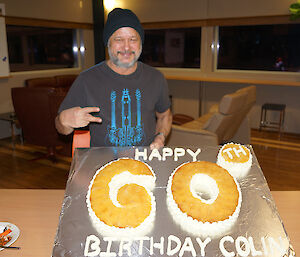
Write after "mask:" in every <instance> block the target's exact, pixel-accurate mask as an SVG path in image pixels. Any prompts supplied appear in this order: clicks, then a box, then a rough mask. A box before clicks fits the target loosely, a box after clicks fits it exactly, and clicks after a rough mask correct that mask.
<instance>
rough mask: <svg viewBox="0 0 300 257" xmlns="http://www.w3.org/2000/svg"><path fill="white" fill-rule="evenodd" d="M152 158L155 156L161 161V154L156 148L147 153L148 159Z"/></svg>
mask: <svg viewBox="0 0 300 257" xmlns="http://www.w3.org/2000/svg"><path fill="white" fill-rule="evenodd" d="M153 158H157V160H159V161H161V155H160V153H159V151H158V149H153V150H152V152H151V154H150V155H149V161H152V159H153Z"/></svg>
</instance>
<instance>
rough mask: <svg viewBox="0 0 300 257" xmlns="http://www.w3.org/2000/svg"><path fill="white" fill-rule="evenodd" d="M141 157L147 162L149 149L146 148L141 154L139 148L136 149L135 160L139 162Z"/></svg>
mask: <svg viewBox="0 0 300 257" xmlns="http://www.w3.org/2000/svg"><path fill="white" fill-rule="evenodd" d="M140 157H142V158H143V159H144V161H147V148H144V150H143V151H141V152H140V151H139V149H138V148H135V159H136V160H139V158H140Z"/></svg>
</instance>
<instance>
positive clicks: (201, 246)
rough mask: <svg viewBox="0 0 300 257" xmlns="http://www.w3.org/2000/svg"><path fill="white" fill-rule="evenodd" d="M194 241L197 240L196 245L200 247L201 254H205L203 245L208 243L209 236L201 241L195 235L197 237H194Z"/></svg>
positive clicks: (209, 240)
mask: <svg viewBox="0 0 300 257" xmlns="http://www.w3.org/2000/svg"><path fill="white" fill-rule="evenodd" d="M196 241H197V243H198V245H199V246H200V249H201V256H205V247H206V246H207V244H208V243H209V242H211V238H210V237H207V238H206V239H205V240H204V242H202V240H201V239H200V238H199V237H197V238H196Z"/></svg>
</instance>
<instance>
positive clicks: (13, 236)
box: [0, 222, 20, 251]
mask: <svg viewBox="0 0 300 257" xmlns="http://www.w3.org/2000/svg"><path fill="white" fill-rule="evenodd" d="M5 227H7V228H9V229H11V232H10V233H9V236H11V240H10V241H9V242H8V243H7V244H5V246H10V245H11V244H12V243H14V242H15V241H16V240H17V239H18V237H19V235H20V229H19V228H18V227H17V226H16V225H14V224H11V223H9V222H0V233H2V232H3V230H4V228H5ZM3 249H4V248H1V247H0V251H2V250H3Z"/></svg>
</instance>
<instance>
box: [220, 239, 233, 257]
mask: <svg viewBox="0 0 300 257" xmlns="http://www.w3.org/2000/svg"><path fill="white" fill-rule="evenodd" d="M226 241H229V242H230V243H233V242H234V240H233V238H232V237H231V236H224V237H223V238H222V239H221V240H220V242H219V248H220V250H221V252H222V254H223V255H224V256H225V257H233V256H234V252H228V251H227V250H226V249H225V246H224V243H225V242H226Z"/></svg>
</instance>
